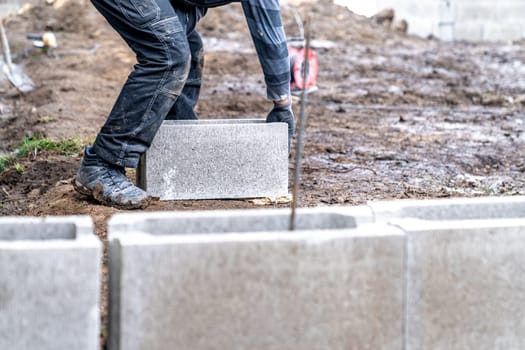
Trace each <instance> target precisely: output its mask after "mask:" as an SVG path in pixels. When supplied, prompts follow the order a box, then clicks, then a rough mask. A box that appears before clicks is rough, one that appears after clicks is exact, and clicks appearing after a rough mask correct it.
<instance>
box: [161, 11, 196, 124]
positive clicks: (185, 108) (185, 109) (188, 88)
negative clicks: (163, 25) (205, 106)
mask: <svg viewBox="0 0 525 350" xmlns="http://www.w3.org/2000/svg"><path fill="white" fill-rule="evenodd" d="M192 13H193V16H191V17H190V23H188V28H187V30H188V31H189V34H188V43H189V45H190V53H191V67H190V73H189V75H188V79H187V80H186V85H184V89H183V90H182V93H181V95H180V96H179V98H178V99H177V101H176V102H175V104H174V105H173V107H172V108H171V110H170V112H169V113H168V116H167V117H166V119H168V120H181V119H197V115H196V114H195V110H194V109H195V106H196V105H197V101H198V99H199V93H200V89H201V80H202V69H203V67H204V51H203V47H202V46H203V45H202V39H201V36H200V35H199V33H198V32H197V30H196V29H195V26H196V25H197V22H198V21H199V19H200V18H201V17H202V16H203V15H204V14H205V10H202V9H199V8H194V11H192Z"/></svg>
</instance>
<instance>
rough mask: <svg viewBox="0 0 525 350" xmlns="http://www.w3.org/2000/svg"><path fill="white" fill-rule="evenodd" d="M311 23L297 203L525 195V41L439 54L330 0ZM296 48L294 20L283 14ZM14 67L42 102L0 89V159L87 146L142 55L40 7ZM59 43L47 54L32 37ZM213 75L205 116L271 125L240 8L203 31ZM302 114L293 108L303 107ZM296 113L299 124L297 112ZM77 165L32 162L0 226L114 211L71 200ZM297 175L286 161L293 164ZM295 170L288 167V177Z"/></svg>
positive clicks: (17, 48) (23, 28) (102, 26)
mask: <svg viewBox="0 0 525 350" xmlns="http://www.w3.org/2000/svg"><path fill="white" fill-rule="evenodd" d="M294 8H296V9H298V10H299V12H300V13H301V14H302V15H303V16H304V17H306V16H307V15H310V16H311V17H312V23H313V24H312V28H313V29H312V31H313V35H314V39H315V41H314V46H315V51H316V53H317V55H318V56H319V60H320V74H319V80H318V86H319V91H318V92H316V93H314V94H312V95H310V96H309V105H308V108H307V112H308V113H307V114H308V124H307V132H306V148H305V159H304V162H303V165H302V166H303V171H304V174H303V177H302V181H301V185H300V191H301V193H300V205H301V206H316V205H331V204H349V205H355V204H361V203H364V202H366V201H369V200H377V199H393V198H436V197H452V196H458V197H465V196H480V195H515V194H525V157H524V156H525V134H524V130H525V115H524V114H523V112H522V109H523V105H524V104H525V61H524V60H525V42H514V43H483V44H470V43H464V42H457V43H444V42H440V41H438V40H434V39H427V38H419V37H415V36H407V35H405V34H400V33H397V32H394V31H392V30H390V29H389V28H387V27H385V26H384V25H378V24H376V23H375V22H374V21H373V20H370V19H367V18H364V17H361V16H357V15H354V14H353V13H351V12H350V11H347V10H346V9H344V8H341V7H338V6H336V5H334V4H332V3H331V2H330V1H328V0H322V1H319V2H316V3H309V2H305V3H302V4H300V5H298V6H296V7H294ZM283 16H284V19H285V24H286V31H287V32H288V34H289V36H295V35H297V34H298V28H297V25H296V23H295V21H294V19H293V18H294V17H293V12H292V11H291V10H290V9H289V8H285V9H284V10H283ZM7 30H8V35H9V38H10V40H11V46H12V51H13V52H14V54H15V55H16V57H15V60H16V62H17V63H20V64H23V65H24V67H25V69H26V71H27V73H28V74H29V75H30V76H31V77H32V78H33V80H34V81H35V83H36V86H37V88H36V90H35V91H34V92H33V93H31V94H29V95H27V96H20V95H18V94H17V93H16V91H15V90H14V89H13V88H12V87H10V86H9V85H8V83H7V82H4V83H3V84H2V85H1V86H0V92H1V95H0V96H1V102H2V114H0V126H1V128H0V130H1V131H0V150H3V151H4V152H8V151H12V150H13V148H14V147H15V146H16V145H17V144H19V143H20V142H21V140H22V139H23V137H24V136H28V135H38V134H43V135H46V136H48V137H50V138H53V139H59V138H62V137H73V136H81V137H87V138H93V137H94V136H95V135H96V133H97V131H98V129H99V128H100V126H101V125H102V124H103V122H104V120H105V117H106V115H107V113H108V112H109V110H110V108H111V106H112V103H113V101H114V100H115V98H116V96H117V94H118V92H119V88H120V86H121V85H122V84H123V82H124V81H125V79H126V77H127V74H128V73H129V71H130V69H131V68H132V65H133V64H134V56H133V54H132V53H131V51H130V50H129V49H128V48H127V46H126V45H125V44H124V43H123V41H122V40H121V39H120V38H119V37H118V36H117V35H116V34H115V33H114V31H113V30H112V29H111V28H110V27H109V26H108V25H107V24H106V22H105V21H104V19H103V18H102V17H101V16H99V15H98V13H97V12H96V11H95V10H94V9H93V8H92V6H91V4H90V3H89V2H81V1H78V0H74V1H73V0H72V1H66V2H65V4H63V5H61V6H59V7H57V6H50V5H46V4H45V2H44V1H43V0H41V1H36V2H33V5H32V6H30V7H26V9H25V11H24V12H23V13H22V14H19V15H16V16H11V17H9V18H8V20H7ZM46 30H52V31H54V32H55V34H56V36H57V38H58V42H59V45H60V47H59V48H58V49H56V50H55V51H54V52H52V53H51V54H50V55H46V54H42V53H40V52H38V51H35V50H31V44H30V42H29V41H27V40H26V39H25V34H26V33H28V32H43V31H46ZM200 31H201V33H202V34H203V36H204V38H205V44H206V45H205V48H206V49H207V54H206V68H205V72H204V74H205V76H204V86H203V89H202V97H201V100H200V103H199V106H198V112H199V114H200V117H201V118H224V117H226V118H237V117H250V118H251V117H261V118H262V117H264V116H265V114H266V113H267V112H268V110H269V108H270V105H269V103H268V102H267V101H265V99H264V95H265V89H264V84H263V77H262V75H261V71H260V68H259V65H258V62H257V57H256V55H255V54H254V51H253V47H252V44H251V41H250V38H249V36H248V32H247V29H246V24H245V21H244V18H243V15H242V11H241V10H240V7H239V6H238V5H231V6H227V7H225V8H219V9H213V10H211V11H210V12H209V13H208V15H207V16H206V17H205V18H204V19H203V21H202V22H201V24H200ZM295 108H296V112H297V111H298V103H296V104H295ZM296 114H297V113H296ZM79 159H80V155H78V156H77V157H48V159H45V157H42V156H37V157H33V158H32V159H28V160H25V161H23V162H22V165H23V166H24V168H25V169H26V171H25V172H24V173H23V174H19V173H18V172H17V171H16V170H14V169H9V170H7V171H5V172H4V173H3V174H0V199H1V201H2V207H1V208H0V214H2V215H69V214H88V215H91V216H93V218H94V219H95V221H96V223H97V227H98V228H99V230H100V228H101V227H103V226H104V225H103V224H104V222H105V221H106V219H107V218H108V217H109V216H110V215H112V214H113V213H115V212H117V210H115V209H112V208H106V207H103V206H99V205H97V204H96V203H94V202H92V201H89V200H86V199H85V198H83V197H81V196H80V195H78V194H76V193H75V192H74V191H73V189H72V187H71V186H70V185H69V184H68V182H67V180H68V179H70V178H72V177H73V176H74V174H75V172H76V169H77V167H78V164H79ZM290 163H292V162H290ZM291 168H292V164H290V169H291ZM244 207H247V208H250V207H255V205H254V204H251V203H250V202H247V201H195V202H166V203H155V204H154V205H153V206H152V207H151V208H150V209H149V210H172V209H216V208H244Z"/></svg>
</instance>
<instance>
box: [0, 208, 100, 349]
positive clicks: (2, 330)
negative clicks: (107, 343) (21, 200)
mask: <svg viewBox="0 0 525 350" xmlns="http://www.w3.org/2000/svg"><path fill="white" fill-rule="evenodd" d="M101 261H102V244H101V243H100V241H99V240H98V238H97V237H96V236H95V235H94V234H93V224H92V221H91V219H90V218H88V217H68V218H66V217H63V218H47V219H41V218H27V217H18V218H0V349H24V350H56V349H75V350H96V349H98V348H99V336H100V311H99V310H100V309H99V307H100V303H99V299H100V285H101Z"/></svg>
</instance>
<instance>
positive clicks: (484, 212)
mask: <svg viewBox="0 0 525 350" xmlns="http://www.w3.org/2000/svg"><path fill="white" fill-rule="evenodd" d="M368 206H369V207H370V208H371V210H372V211H373V212H374V217H375V219H376V220H377V221H388V220H390V219H395V218H415V219H422V220H469V219H470V220H472V219H502V218H525V196H513V197H479V198H454V199H434V200H398V201H380V202H370V203H368Z"/></svg>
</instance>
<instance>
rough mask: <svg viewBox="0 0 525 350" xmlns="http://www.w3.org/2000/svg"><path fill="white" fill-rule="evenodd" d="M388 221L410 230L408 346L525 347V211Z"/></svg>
mask: <svg viewBox="0 0 525 350" xmlns="http://www.w3.org/2000/svg"><path fill="white" fill-rule="evenodd" d="M392 224H393V225H395V226H396V227H398V228H400V229H402V230H403V231H404V232H405V233H406V234H407V275H406V281H407V285H406V293H407V296H406V327H405V330H406V349H407V350H420V349H450V350H455V349H457V350H463V349H476V350H493V349H525V293H523V290H524V289H525V269H524V268H523V266H525V254H523V252H524V251H525V219H505V220H462V221H432V222H431V221H419V220H414V219H404V220H396V221H392Z"/></svg>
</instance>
